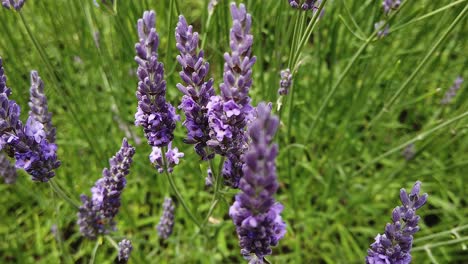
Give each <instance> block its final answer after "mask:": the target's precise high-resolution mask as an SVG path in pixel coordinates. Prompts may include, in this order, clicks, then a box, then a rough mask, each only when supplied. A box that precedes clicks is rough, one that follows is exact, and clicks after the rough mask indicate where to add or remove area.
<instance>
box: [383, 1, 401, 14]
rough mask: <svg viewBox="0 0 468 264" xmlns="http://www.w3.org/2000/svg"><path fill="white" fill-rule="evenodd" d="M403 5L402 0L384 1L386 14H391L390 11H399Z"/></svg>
mask: <svg viewBox="0 0 468 264" xmlns="http://www.w3.org/2000/svg"><path fill="white" fill-rule="evenodd" d="M400 5H401V0H383V2H382V7H383V10H384V13H385V14H388V13H390V11H392V10H395V9H398V8H399V7H400Z"/></svg>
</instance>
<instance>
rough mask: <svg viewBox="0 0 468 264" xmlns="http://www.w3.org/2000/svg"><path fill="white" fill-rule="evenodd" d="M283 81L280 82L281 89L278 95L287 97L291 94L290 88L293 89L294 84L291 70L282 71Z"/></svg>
mask: <svg viewBox="0 0 468 264" xmlns="http://www.w3.org/2000/svg"><path fill="white" fill-rule="evenodd" d="M280 76H281V80H280V88H279V90H278V94H280V95H287V94H288V93H289V88H291V84H292V74H291V71H290V70H289V69H285V70H282V71H281V72H280Z"/></svg>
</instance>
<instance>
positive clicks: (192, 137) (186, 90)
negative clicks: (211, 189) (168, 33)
mask: <svg viewBox="0 0 468 264" xmlns="http://www.w3.org/2000/svg"><path fill="white" fill-rule="evenodd" d="M175 35H176V41H177V43H176V46H177V49H178V50H179V51H180V55H178V56H177V61H178V62H179V64H180V65H181V66H182V71H181V72H180V73H179V74H180V78H181V79H182V81H183V82H184V84H181V83H178V84H177V87H178V88H179V90H180V91H181V92H182V93H183V94H184V96H183V97H182V103H181V104H180V106H179V108H180V109H182V110H183V111H184V113H185V116H186V120H185V121H184V123H183V124H184V126H185V127H186V128H187V131H188V135H187V138H186V139H185V140H184V141H185V142H186V143H188V144H194V145H195V151H196V152H197V154H198V155H200V156H201V158H202V159H203V160H208V159H212V158H213V157H214V154H208V153H207V151H206V146H207V144H206V142H207V141H208V140H209V139H210V135H209V131H210V127H209V125H208V115H207V112H208V109H207V104H208V102H209V100H210V97H211V96H214V95H215V91H214V88H213V79H209V80H206V79H207V75H208V71H209V69H210V64H209V63H208V62H206V61H205V60H204V58H203V51H199V52H197V48H198V42H199V38H198V33H197V32H193V28H192V26H191V25H190V26H189V25H188V24H187V21H186V20H185V18H184V17H183V16H180V17H179V22H178V23H177V27H176V33H175Z"/></svg>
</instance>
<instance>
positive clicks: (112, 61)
mask: <svg viewBox="0 0 468 264" xmlns="http://www.w3.org/2000/svg"><path fill="white" fill-rule="evenodd" d="M98 2H101V1H98ZM208 2H209V1H208V0H206V1H204V0H193V1H184V0H164V1H154V0H152V1H149V0H146V1H143V0H141V1H118V2H117V5H116V8H107V7H106V6H105V5H103V4H102V3H101V5H100V7H97V6H96V5H95V4H94V3H93V1H92V0H73V1H52V0H47V1H46V0H44V1H27V2H26V4H25V6H24V7H23V9H22V11H21V14H20V13H17V12H13V11H11V10H6V9H3V8H2V9H1V10H0V24H1V26H0V56H1V57H2V58H3V63H4V67H5V73H6V75H7V76H8V86H9V87H10V88H11V89H12V91H13V94H12V96H11V98H12V99H14V100H16V101H17V102H18V103H19V104H20V105H21V106H23V111H22V117H23V119H25V118H26V115H27V110H26V109H27V102H28V100H29V87H30V80H29V73H30V71H31V70H38V71H39V74H40V75H41V77H42V79H43V80H44V83H45V90H46V94H47V96H48V99H49V109H50V111H51V112H52V113H53V123H54V124H55V126H56V127H57V144H58V146H59V152H58V154H59V158H60V160H61V161H62V166H61V167H60V168H59V169H58V170H57V175H56V177H55V178H54V180H55V181H56V182H57V183H58V184H59V185H60V186H62V187H63V189H64V190H65V192H67V193H68V194H69V196H70V197H72V198H73V199H75V200H76V201H78V199H79V195H80V194H82V193H84V194H88V195H89V194H90V188H91V187H92V186H93V184H94V182H95V181H96V180H97V179H98V178H99V177H100V176H101V171H102V169H103V168H104V167H108V159H109V158H110V157H111V156H113V155H114V154H115V152H116V151H117V150H118V149H119V147H120V142H121V140H122V138H123V137H127V138H128V139H129V141H130V143H131V144H133V145H134V146H136V155H135V158H134V160H135V161H134V164H133V166H132V168H131V173H130V175H129V176H128V184H127V187H126V189H125V191H124V193H123V198H122V207H121V210H120V213H119V215H118V216H117V217H116V221H117V223H118V224H117V227H118V230H117V231H116V232H114V233H112V234H111V236H112V237H113V238H114V239H115V240H116V241H119V240H120V239H121V238H123V237H127V238H129V239H131V240H132V242H133V245H134V250H133V253H132V257H131V261H132V263H240V262H242V257H241V255H240V253H239V251H240V248H239V246H238V239H237V236H236V233H235V228H234V225H233V223H232V220H231V219H230V218H229V216H228V209H229V206H230V204H231V203H232V201H233V196H234V194H235V193H236V191H234V190H232V191H229V192H228V193H227V194H226V195H225V198H226V199H225V200H223V201H222V202H221V203H220V204H219V206H218V207H217V208H216V210H215V211H214V213H213V215H212V219H211V220H210V223H209V225H208V227H207V229H206V230H204V232H201V233H199V232H198V229H197V228H196V227H195V225H194V224H193V223H192V222H191V221H190V218H189V217H188V216H187V215H186V213H185V211H184V210H183V209H182V207H180V206H179V207H178V209H177V211H176V224H175V226H174V232H173V234H172V236H171V237H170V238H169V240H167V241H162V240H160V239H159V238H158V236H157V233H156V230H155V225H156V224H157V223H158V221H159V217H160V215H161V207H162V202H163V199H164V196H167V195H169V194H170V189H169V184H168V182H167V179H166V178H165V177H164V176H163V175H160V174H158V173H157V171H156V170H155V169H154V168H152V167H151V164H150V163H149V160H148V155H149V153H150V152H151V149H150V147H149V146H148V144H147V143H146V139H145V137H144V135H143V131H142V129H141V128H140V127H135V126H134V124H133V123H134V114H135V112H136V104H137V103H136V98H135V92H136V86H137V77H136V74H135V71H136V67H137V64H136V62H135V61H134V56H135V51H134V45H135V43H136V42H137V41H138V37H137V33H136V21H137V19H138V18H140V17H141V16H142V14H143V11H145V10H149V9H152V10H155V11H156V13H157V30H158V33H159V35H160V40H161V44H160V48H159V58H160V60H161V61H162V62H163V63H164V64H165V76H166V80H167V98H168V100H169V101H170V102H171V103H172V104H173V105H175V106H177V105H178V104H179V103H180V100H181V93H180V92H179V91H178V89H177V88H176V86H175V85H176V83H178V82H180V78H179V75H178V72H179V71H180V66H179V65H178V63H177V61H176V59H175V58H176V55H177V53H178V51H177V49H176V48H175V37H174V29H175V26H176V23H177V20H178V15H179V14H183V15H184V16H185V17H186V18H187V21H188V22H189V23H191V24H192V25H193V26H194V29H195V30H196V31H198V32H200V37H201V39H202V42H203V45H204V49H205V55H206V57H207V60H208V61H209V62H210V64H211V69H210V76H212V77H213V78H214V79H215V86H216V89H217V91H218V86H219V84H220V83H221V82H222V71H223V63H224V61H223V54H224V52H226V51H229V29H230V27H231V17H230V14H229V3H230V1H227V0H219V1H217V2H218V4H217V5H216V6H215V7H214V9H213V13H212V14H211V15H210V13H208V8H207V7H208ZM236 2H238V3H240V2H241V1H236ZM405 2H408V3H405V4H404V6H403V7H402V8H401V10H399V11H398V14H397V15H396V16H394V17H393V18H392V20H391V21H390V28H389V30H390V33H389V34H388V35H387V36H385V37H383V38H380V39H374V40H373V41H367V38H368V37H369V36H370V35H371V34H372V32H373V31H374V24H375V23H377V22H379V21H381V20H384V19H386V16H385V15H384V13H383V10H382V6H381V4H382V3H381V1H374V0H373V1H343V0H329V1H328V2H327V3H326V5H325V11H324V13H323V15H322V16H321V18H320V21H319V23H318V26H317V27H316V28H314V31H313V33H312V35H311V37H310V38H309V39H307V42H305V46H304V49H303V50H302V51H303V52H302V53H298V51H297V45H294V44H293V43H294V41H293V35H294V29H295V28H296V30H297V32H299V33H302V32H303V31H305V26H307V22H308V21H310V18H311V17H312V12H309V13H307V14H305V15H303V12H302V11H298V10H295V9H292V8H290V6H289V4H288V1H286V0H268V1H259V0H250V1H245V4H246V6H247V10H248V12H250V13H251V14H252V17H253V26H252V27H253V28H252V31H253V35H254V47H253V54H254V55H255V56H257V63H256V64H255V66H254V68H253V79H254V84H253V88H252V90H251V94H250V95H251V97H252V99H253V103H254V105H256V104H257V103H258V102H261V101H267V102H273V106H274V108H275V113H276V114H278V115H280V118H281V127H280V129H279V131H278V134H277V138H276V141H277V142H278V144H279V146H280V154H279V157H278V159H277V169H278V176H279V181H280V189H279V192H278V194H277V196H276V198H277V200H278V201H279V202H281V203H283V204H284V207H285V209H284V212H283V218H284V220H285V222H286V224H287V233H286V236H285V238H284V239H283V240H281V241H280V243H279V245H278V246H277V247H275V248H274V250H273V256H271V257H268V259H269V260H270V262H271V263H363V262H364V257H365V255H366V251H367V248H368V247H369V245H370V244H371V243H373V241H374V237H375V235H377V233H382V232H384V227H385V224H386V223H387V222H390V221H391V212H392V209H393V208H394V207H395V206H397V205H399V203H400V202H399V190H400V188H405V189H407V190H408V189H410V188H411V187H412V185H413V184H414V182H415V181H416V180H420V181H422V191H423V192H427V193H428V194H429V201H428V204H427V205H426V206H425V207H423V208H422V209H421V210H420V212H419V214H420V215H421V221H420V227H421V231H420V232H418V233H417V234H416V235H415V244H414V247H415V248H414V253H413V262H414V263H430V262H432V263H467V262H468V250H467V245H466V244H467V243H468V241H467V240H468V227H467V226H466V225H467V224H468V220H467V219H468V206H467V203H468V200H467V199H468V198H467V195H468V193H467V190H468V178H467V177H468V176H467V171H468V138H467V132H468V112H467V111H468V92H467V89H466V87H467V86H466V84H462V85H461V88H460V90H459V91H458V93H457V94H456V96H455V97H454V98H453V100H452V101H451V103H450V104H447V105H442V104H441V103H440V102H441V100H442V99H443V98H444V94H445V92H446V91H448V89H449V88H450V87H451V86H452V85H453V82H454V80H455V79H456V78H457V77H458V76H461V77H468V74H467V73H468V71H467V64H468V60H467V54H468V49H467V36H468V20H467V19H466V17H467V15H466V12H467V11H466V9H467V4H468V1H463V0H459V1H449V0H443V1H430V0H418V1H405ZM301 22H302V23H301ZM301 25H304V27H302V28H301V27H300V26H301ZM299 33H297V34H299ZM301 36H302V35H301ZM366 41H367V42H366ZM364 46H365V47H364ZM362 48H364V50H362V51H361V49H362ZM296 55H299V57H297V58H298V62H299V63H298V65H299V67H297V71H294V87H293V90H292V91H290V93H289V95H287V96H284V97H282V98H280V96H279V95H278V92H277V90H278V88H279V80H280V74H279V72H280V70H282V69H284V68H286V67H287V66H288V61H289V60H290V58H292V57H294V56H296ZM348 67H350V68H348ZM324 102H327V103H324ZM278 108H279V109H280V110H279V111H278ZM180 114H181V115H182V116H181V118H182V120H184V116H183V113H182V112H180ZM185 133H186V130H185V128H184V127H183V126H182V125H181V124H180V123H179V124H178V127H177V129H176V139H175V141H174V144H175V145H177V147H178V148H179V149H180V150H182V151H183V152H184V153H185V157H184V158H183V160H182V161H181V164H180V165H179V166H178V167H176V168H175V171H174V178H175V180H176V184H177V186H178V188H179V190H180V191H181V193H182V195H183V196H184V198H185V199H186V200H187V201H188V202H189V206H190V207H191V209H192V211H194V212H196V214H197V215H198V216H200V217H201V216H204V215H206V213H207V212H208V210H209V204H210V201H211V196H212V193H211V190H210V189H209V188H206V187H205V176H206V169H207V164H205V163H203V162H200V160H199V157H198V156H197V155H196V154H195V153H194V151H193V149H192V146H191V145H185V144H183V142H182V139H183V138H184V134H185ZM410 143H413V144H414V149H413V152H414V153H413V154H414V156H413V157H412V158H411V159H409V160H407V159H405V157H404V156H403V155H402V152H403V151H404V149H405V148H406V147H407V146H408V145H409V144H410ZM0 193H1V195H0V207H1V210H0V219H1V220H0V262H1V263H88V262H89V260H90V256H91V255H92V251H93V248H94V246H95V242H94V241H89V240H87V239H85V238H83V237H82V236H81V235H80V233H79V232H78V226H77V225H76V214H77V212H76V210H75V209H74V208H73V207H71V206H70V205H69V204H68V203H66V202H65V201H64V200H62V199H60V198H59V197H58V196H57V195H56V194H55V193H54V192H53V191H52V189H51V188H50V185H48V184H41V183H35V182H32V181H31V180H30V178H29V176H28V175H26V174H25V173H24V172H20V173H19V177H18V180H17V182H16V183H15V184H13V185H6V184H3V183H2V184H0ZM457 227H461V228H459V229H457ZM418 238H419V240H418ZM102 242H103V244H102V245H100V246H99V248H98V251H97V253H96V256H95V258H96V259H95V263H113V261H114V259H115V258H116V255H117V252H116V250H115V249H114V248H113V247H112V245H111V244H110V243H109V242H108V241H107V240H103V241H102Z"/></svg>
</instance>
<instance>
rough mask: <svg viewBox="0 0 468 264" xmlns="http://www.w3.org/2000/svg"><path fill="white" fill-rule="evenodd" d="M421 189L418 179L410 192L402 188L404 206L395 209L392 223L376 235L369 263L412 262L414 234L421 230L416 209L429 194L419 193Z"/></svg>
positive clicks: (406, 263) (402, 263)
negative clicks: (383, 231) (382, 232)
mask: <svg viewBox="0 0 468 264" xmlns="http://www.w3.org/2000/svg"><path fill="white" fill-rule="evenodd" d="M420 189H421V182H420V181H417V182H416V183H415V184H414V186H413V188H412V190H411V192H410V193H409V194H408V193H407V192H406V190H405V189H401V190H400V200H401V203H402V206H397V207H396V208H395V209H393V212H392V223H391V224H387V226H386V227H385V233H384V234H383V235H381V234H378V235H377V236H376V237H375V242H374V243H373V244H372V245H371V247H370V249H369V250H368V251H367V253H368V255H367V257H366V263H367V264H380V263H395V264H409V263H410V262H411V248H412V246H413V235H414V234H415V233H416V232H418V231H419V226H418V222H419V219H420V217H419V216H418V215H416V210H417V209H419V208H421V207H422V206H423V205H424V204H425V203H426V201H427V194H423V195H419V191H420Z"/></svg>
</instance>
